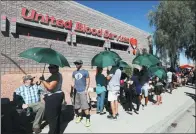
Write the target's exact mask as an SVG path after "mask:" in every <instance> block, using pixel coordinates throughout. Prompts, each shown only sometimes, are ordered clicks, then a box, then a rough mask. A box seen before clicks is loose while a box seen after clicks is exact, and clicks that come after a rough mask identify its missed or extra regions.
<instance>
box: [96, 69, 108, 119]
mask: <svg viewBox="0 0 196 134" xmlns="http://www.w3.org/2000/svg"><path fill="white" fill-rule="evenodd" d="M102 71H103V68H99V67H97V74H96V76H95V80H96V93H97V114H100V115H103V114H105V112H103V109H104V100H105V95H106V77H105V76H104V75H103V74H102Z"/></svg>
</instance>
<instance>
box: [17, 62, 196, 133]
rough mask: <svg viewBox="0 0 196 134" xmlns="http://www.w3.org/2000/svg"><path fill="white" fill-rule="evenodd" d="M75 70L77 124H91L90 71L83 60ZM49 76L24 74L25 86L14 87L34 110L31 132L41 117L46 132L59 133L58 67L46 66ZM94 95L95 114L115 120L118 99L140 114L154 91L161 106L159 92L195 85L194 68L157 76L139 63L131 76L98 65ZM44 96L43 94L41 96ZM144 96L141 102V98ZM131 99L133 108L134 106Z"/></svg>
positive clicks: (37, 129)
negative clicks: (162, 76) (84, 118)
mask: <svg viewBox="0 0 196 134" xmlns="http://www.w3.org/2000/svg"><path fill="white" fill-rule="evenodd" d="M74 64H75V65H76V70H75V71H74V72H73V74H72V84H71V87H72V89H73V90H74V99H73V100H74V103H73V104H74V108H75V114H76V123H79V122H81V120H82V119H83V117H86V127H89V126H90V125H91V123H90V122H91V121H90V107H91V106H90V105H89V103H90V102H89V99H88V89H89V85H90V76H89V72H88V71H87V70H85V69H83V67H82V65H83V62H82V60H77V61H75V62H74ZM48 69H49V72H50V73H51V76H50V77H49V78H48V79H47V80H46V79H45V78H44V76H41V77H40V79H39V80H40V83H34V77H32V76H30V75H27V76H25V77H23V82H24V85H22V86H21V87H19V88H17V89H16V94H17V95H19V96H21V97H22V98H23V100H24V104H23V105H22V108H23V109H27V108H32V110H33V112H35V113H36V116H35V120H34V123H33V131H34V132H35V133H40V132H41V128H40V125H41V122H42V120H43V118H44V117H45V119H46V120H47V122H48V124H49V132H48V134H60V133H63V132H60V130H61V129H60V126H61V125H60V115H61V106H62V103H63V100H65V99H64V96H65V95H64V93H63V91H62V82H63V77H62V75H61V73H60V72H59V67H58V66H56V65H49V67H48ZM91 79H95V80H96V94H97V105H96V106H97V112H96V113H97V114H100V115H104V114H106V112H105V110H104V108H106V109H107V111H108V112H109V115H108V116H107V118H108V119H112V120H116V119H117V118H118V116H119V111H118V107H119V106H118V105H119V102H120V103H121V104H122V105H123V107H124V109H125V111H127V112H128V113H129V114H133V113H132V112H133V111H134V112H135V113H136V114H139V110H140V106H142V108H143V109H144V107H146V106H147V105H148V103H149V98H150V96H152V95H153V94H154V95H156V100H153V104H154V105H161V104H162V103H163V99H162V96H161V94H162V93H164V92H167V91H168V92H169V93H172V91H173V89H176V88H177V87H178V86H184V85H186V84H188V83H192V84H194V83H195V81H196V70H181V71H180V72H173V71H172V70H171V69H169V68H168V69H167V78H166V79H160V78H158V77H157V76H152V75H150V74H149V71H148V69H147V68H146V67H145V66H142V69H141V70H139V69H137V68H134V69H133V74H132V76H128V74H126V73H125V71H124V68H123V67H121V66H119V65H117V66H113V67H112V68H111V69H108V70H107V76H105V75H104V74H103V68H100V67H97V73H96V76H95V78H91ZM41 96H43V97H41ZM143 98H144V102H145V103H144V104H142V99H143ZM133 102H135V104H136V108H134V107H133Z"/></svg>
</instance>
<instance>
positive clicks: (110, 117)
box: [107, 115, 117, 120]
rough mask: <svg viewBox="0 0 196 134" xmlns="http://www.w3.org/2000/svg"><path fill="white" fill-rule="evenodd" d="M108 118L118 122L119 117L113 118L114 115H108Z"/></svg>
mask: <svg viewBox="0 0 196 134" xmlns="http://www.w3.org/2000/svg"><path fill="white" fill-rule="evenodd" d="M107 118H108V119H113V120H117V116H115V117H113V116H112V115H108V116H107Z"/></svg>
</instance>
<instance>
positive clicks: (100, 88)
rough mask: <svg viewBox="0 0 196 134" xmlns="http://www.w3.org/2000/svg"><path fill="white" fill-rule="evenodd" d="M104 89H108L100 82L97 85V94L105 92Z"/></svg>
mask: <svg viewBox="0 0 196 134" xmlns="http://www.w3.org/2000/svg"><path fill="white" fill-rule="evenodd" d="M104 91H106V89H105V87H104V86H101V85H100V84H98V85H97V86H96V93H97V94H100V93H102V92H104Z"/></svg>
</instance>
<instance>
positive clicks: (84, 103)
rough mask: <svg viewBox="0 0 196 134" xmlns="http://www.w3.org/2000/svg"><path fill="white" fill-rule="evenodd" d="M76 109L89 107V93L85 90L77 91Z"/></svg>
mask: <svg viewBox="0 0 196 134" xmlns="http://www.w3.org/2000/svg"><path fill="white" fill-rule="evenodd" d="M74 107H75V109H82V110H86V109H89V108H90V107H89V104H88V99H87V94H86V93H85V92H77V93H76V96H75V105H74Z"/></svg>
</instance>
